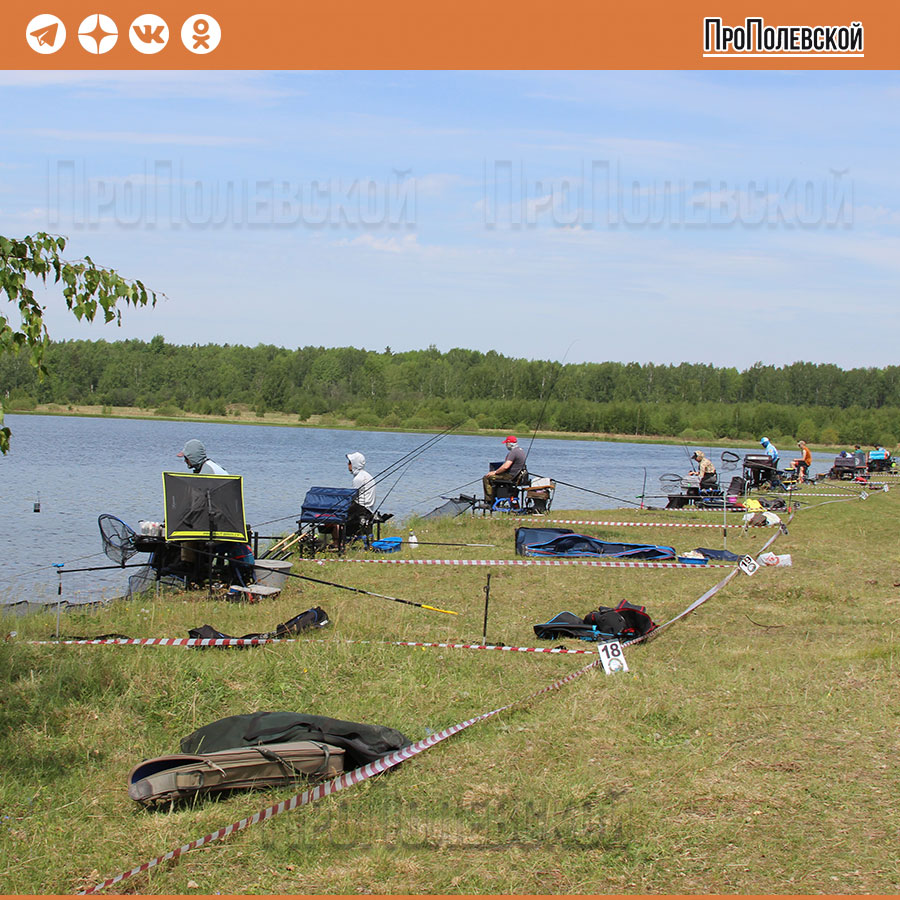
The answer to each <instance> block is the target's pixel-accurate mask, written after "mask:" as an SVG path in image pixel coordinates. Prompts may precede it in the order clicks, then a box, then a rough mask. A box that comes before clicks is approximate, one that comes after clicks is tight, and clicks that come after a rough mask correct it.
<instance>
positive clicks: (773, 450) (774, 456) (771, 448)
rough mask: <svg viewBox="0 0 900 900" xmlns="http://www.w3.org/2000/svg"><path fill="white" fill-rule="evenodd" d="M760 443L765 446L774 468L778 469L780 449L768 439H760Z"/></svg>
mask: <svg viewBox="0 0 900 900" xmlns="http://www.w3.org/2000/svg"><path fill="white" fill-rule="evenodd" d="M759 442H760V443H761V444H762V445H763V449H764V450H765V451H766V454H767V455H768V457H769V459H770V460H771V461H772V468H773V469H777V468H778V448H777V447H776V446H775V445H774V444H773V443H772V442H771V441H770V440H769V439H768V438H767V437H764V438H760V439H759Z"/></svg>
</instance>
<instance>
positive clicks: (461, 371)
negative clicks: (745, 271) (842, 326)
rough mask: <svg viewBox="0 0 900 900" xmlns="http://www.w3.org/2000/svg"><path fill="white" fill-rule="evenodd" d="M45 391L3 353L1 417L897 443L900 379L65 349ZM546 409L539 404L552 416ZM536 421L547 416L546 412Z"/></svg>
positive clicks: (261, 351) (411, 357)
mask: <svg viewBox="0 0 900 900" xmlns="http://www.w3.org/2000/svg"><path fill="white" fill-rule="evenodd" d="M45 365H46V368H47V373H48V374H47V377H46V378H45V379H44V380H43V381H39V380H38V378H37V376H36V374H35V372H34V369H33V368H32V367H31V366H30V365H29V363H28V359H27V358H26V357H25V356H24V354H19V356H15V355H6V356H4V357H0V391H2V397H3V398H5V399H4V405H5V407H6V409H7V410H15V409H22V410H24V409H29V408H33V407H34V405H35V404H37V403H55V404H60V405H61V406H63V408H66V407H67V406H68V405H75V404H84V405H87V404H90V405H102V406H108V407H113V406H127V407H141V408H143V409H147V410H151V411H153V412H157V413H158V414H160V415H164V416H177V415H181V414H184V413H197V414H201V415H204V414H205V415H210V414H212V415H217V416H222V417H226V416H228V415H231V414H234V412H235V409H236V408H239V407H243V408H245V409H250V410H252V411H254V413H255V414H256V415H257V416H260V417H264V416H265V415H266V413H269V412H273V413H274V412H279V413H283V414H287V415H289V416H291V417H296V420H297V421H298V422H306V421H309V420H310V417H313V418H312V421H314V422H318V423H320V424H336V423H338V422H345V421H350V422H353V423H355V424H356V425H358V426H361V427H378V426H384V427H396V428H411V429H434V428H444V427H447V426H449V425H451V424H455V423H460V424H461V428H462V429H463V430H476V429H479V428H500V429H505V430H510V431H519V432H523V433H527V432H529V431H532V430H533V429H534V428H535V427H536V426H537V425H538V423H539V420H540V426H541V428H542V430H556V431H568V432H599V433H611V434H626V435H668V436H674V437H681V438H684V439H687V440H695V441H696V440H712V439H714V438H734V439H739V440H743V439H746V440H756V439H758V438H759V436H760V435H761V434H763V433H766V434H768V435H769V436H770V437H772V438H773V439H774V440H778V439H785V438H804V439H805V440H807V441H813V442H822V443H828V444H848V443H860V444H866V445H869V444H873V443H876V442H877V443H881V444H884V445H885V446H889V447H894V446H896V444H897V441H898V439H900V367H898V366H889V367H887V368H884V369H851V370H842V369H840V368H838V367H837V366H834V365H821V364H812V363H804V362H798V363H794V364H792V365H789V366H784V367H774V366H764V365H762V364H760V363H757V364H755V365H753V366H751V367H750V368H748V369H746V370H744V371H738V370H737V369H734V368H716V367H714V366H711V365H701V364H692V363H682V364H680V365H677V366H674V365H654V364H652V363H648V364H638V363H627V364H624V363H613V362H607V363H582V364H569V365H561V364H560V363H556V362H547V361H541V360H525V359H512V358H509V357H505V356H503V355H501V354H499V353H496V352H493V351H491V352H489V353H480V352H478V351H474V350H462V349H453V350H450V351H448V352H446V353H441V352H439V351H438V350H437V349H436V348H434V347H429V348H428V349H427V350H416V351H408V352H404V353H393V352H392V351H391V349H390V348H386V349H385V350H384V351H383V352H374V351H369V350H358V349H355V348H352V347H338V348H330V349H326V348H324V347H303V348H300V349H297V350H286V349H284V348H281V347H274V346H268V345H259V346H256V347H243V346H239V345H228V344H226V345H224V346H218V345H214V344H207V345H204V346H200V345H192V346H179V345H174V344H167V343H166V342H165V341H164V339H163V338H162V337H161V336H159V335H158V336H156V337H155V338H153V339H152V340H151V341H149V342H144V341H137V340H129V341H116V342H107V341H63V342H53V343H51V344H50V345H49V346H48V348H47V352H46V357H45ZM545 403H546V406H545ZM542 413H543V416H542Z"/></svg>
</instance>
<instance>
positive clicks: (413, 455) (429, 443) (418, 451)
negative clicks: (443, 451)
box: [372, 422, 461, 484]
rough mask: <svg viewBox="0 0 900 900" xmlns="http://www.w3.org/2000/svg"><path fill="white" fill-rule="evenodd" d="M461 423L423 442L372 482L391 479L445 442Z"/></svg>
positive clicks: (373, 478) (375, 476)
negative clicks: (406, 466)
mask: <svg viewBox="0 0 900 900" xmlns="http://www.w3.org/2000/svg"><path fill="white" fill-rule="evenodd" d="M460 424H461V423H459V422H457V423H456V424H455V425H451V426H450V427H449V428H445V429H444V430H443V431H441V432H440V433H439V434H433V435H431V437H429V438H428V440H426V441H423V442H422V443H421V444H419V445H418V447H413V449H412V450H410V451H409V452H408V453H404V454H403V456H401V457H400V458H399V459H396V460H394V462H392V463H391V464H390V465H389V466H387V467H386V468H384V469H382V470H381V471H380V472H378V473H377V474H375V475H373V476H372V480H373V481H374V482H375V483H376V484H378V482H380V481H383V480H384V479H385V478H390V476H391V475H393V474H394V472H396V471H397V470H398V469H399V468H401V467H402V466H403V465H408V464H409V463H411V462H412V461H413V460H415V459H418V457H420V456H421V455H422V454H423V453H424V452H425V451H426V450H430V449H431V448H432V447H433V446H434V445H435V444H436V443H437V442H438V441H441V440H443V439H444V438H445V437H446V436H447V435H448V434H450V432H451V431H455V430H456V429H457V428H459V426H460Z"/></svg>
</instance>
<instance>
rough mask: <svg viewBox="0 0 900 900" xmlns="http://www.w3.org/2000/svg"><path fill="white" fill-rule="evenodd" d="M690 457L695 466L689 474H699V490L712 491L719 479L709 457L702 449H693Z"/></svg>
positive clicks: (716, 486)
mask: <svg viewBox="0 0 900 900" xmlns="http://www.w3.org/2000/svg"><path fill="white" fill-rule="evenodd" d="M691 459H692V460H693V461H694V462H696V463H697V468H696V469H693V470H691V472H689V473H688V474H689V475H699V476H700V485H699V490H701V491H714V490H715V489H716V488H718V486H719V479H718V478H717V477H716V467H715V465H714V464H713V461H712V460H711V459H708V458H707V456H706V454H704V452H703V451H702V450H695V451H694V452H693V453H692V454H691Z"/></svg>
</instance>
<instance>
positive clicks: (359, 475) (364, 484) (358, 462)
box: [347, 453, 375, 512]
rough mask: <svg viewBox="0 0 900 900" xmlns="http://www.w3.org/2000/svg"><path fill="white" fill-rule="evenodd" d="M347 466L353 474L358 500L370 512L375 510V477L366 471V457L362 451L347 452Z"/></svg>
mask: <svg viewBox="0 0 900 900" xmlns="http://www.w3.org/2000/svg"><path fill="white" fill-rule="evenodd" d="M347 468H348V469H349V470H350V474H351V475H353V487H354V488H355V489H356V502H357V503H358V504H359V505H360V506H362V507H364V508H365V509H366V510H368V512H374V511H375V479H374V478H373V477H372V476H371V475H370V474H369V473H368V472H367V471H366V458H365V456H363V455H362V453H348V454H347Z"/></svg>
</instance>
